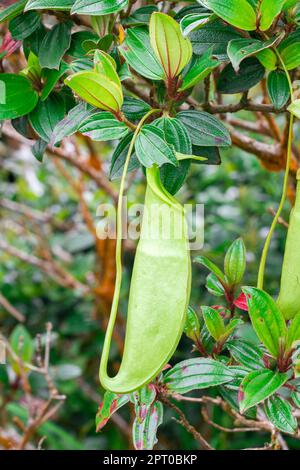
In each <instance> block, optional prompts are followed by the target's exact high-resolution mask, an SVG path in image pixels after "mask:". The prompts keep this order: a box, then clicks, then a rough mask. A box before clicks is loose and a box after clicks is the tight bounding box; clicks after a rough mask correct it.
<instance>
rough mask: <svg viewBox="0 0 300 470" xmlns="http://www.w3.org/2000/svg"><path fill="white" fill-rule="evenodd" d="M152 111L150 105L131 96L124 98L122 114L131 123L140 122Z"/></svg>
mask: <svg viewBox="0 0 300 470" xmlns="http://www.w3.org/2000/svg"><path fill="white" fill-rule="evenodd" d="M150 109H151V107H150V105H149V104H148V103H145V101H143V100H140V99H138V98H133V97H131V96H125V97H124V103H123V106H122V112H123V113H124V114H125V116H126V118H127V119H129V121H139V120H140V119H141V118H142V117H143V116H144V115H145V114H146V113H147V112H148V111H149V110H150Z"/></svg>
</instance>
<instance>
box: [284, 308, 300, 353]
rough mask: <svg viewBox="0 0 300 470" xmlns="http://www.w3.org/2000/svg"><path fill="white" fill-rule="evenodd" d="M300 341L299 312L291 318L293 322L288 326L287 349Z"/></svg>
mask: <svg viewBox="0 0 300 470" xmlns="http://www.w3.org/2000/svg"><path fill="white" fill-rule="evenodd" d="M299 343H300V313H297V315H295V317H294V318H293V319H292V320H291V323H290V325H289V327H288V335H287V344H286V347H287V350H289V349H290V348H295V347H296V346H298V344H299Z"/></svg>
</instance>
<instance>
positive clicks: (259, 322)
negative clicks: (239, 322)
mask: <svg viewBox="0 0 300 470" xmlns="http://www.w3.org/2000/svg"><path fill="white" fill-rule="evenodd" d="M242 290H243V292H244V294H245V295H246V297H247V304H248V309H249V315H250V318H251V322H252V325H253V328H254V330H255V332H256V334H257V336H258V337H259V339H260V340H261V341H262V342H263V343H264V345H265V346H266V348H267V349H268V351H269V352H270V353H271V354H272V356H274V357H278V354H279V352H280V348H281V347H282V345H283V344H284V342H285V340H286V334H287V328H286V324H285V320H284V317H283V315H282V313H281V312H280V310H279V308H278V307H277V304H276V302H275V301H274V300H273V299H272V297H271V296H270V295H269V294H267V293H266V292H264V291H263V290H261V289H258V288H256V287H243V289H242Z"/></svg>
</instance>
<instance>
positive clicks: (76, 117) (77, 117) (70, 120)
mask: <svg viewBox="0 0 300 470" xmlns="http://www.w3.org/2000/svg"><path fill="white" fill-rule="evenodd" d="M92 112H93V111H91V109H89V107H88V106H87V104H86V103H84V102H81V103H79V104H78V105H77V106H75V107H74V108H72V109H71V110H70V111H69V112H68V114H67V116H66V117H65V118H64V119H63V120H62V121H60V122H58V123H57V124H56V126H55V127H54V129H53V132H52V136H51V142H50V145H52V146H54V145H56V144H57V143H58V142H60V141H61V140H62V139H63V138H64V137H67V136H69V135H72V134H74V133H75V132H77V131H78V129H79V127H80V125H81V124H82V123H83V121H84V120H85V119H86V118H88V117H89V116H90V115H91V113H92Z"/></svg>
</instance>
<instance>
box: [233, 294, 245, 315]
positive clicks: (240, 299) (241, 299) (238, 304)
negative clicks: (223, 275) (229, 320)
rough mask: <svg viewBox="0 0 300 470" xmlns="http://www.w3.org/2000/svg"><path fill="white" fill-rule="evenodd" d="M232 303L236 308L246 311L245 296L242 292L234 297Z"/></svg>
mask: <svg viewBox="0 0 300 470" xmlns="http://www.w3.org/2000/svg"><path fill="white" fill-rule="evenodd" d="M233 303H234V305H235V306H236V307H237V308H239V309H241V310H245V312H248V304H247V298H246V296H245V294H244V292H241V293H240V295H239V296H238V297H237V298H236V299H235V301H234V302H233Z"/></svg>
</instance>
